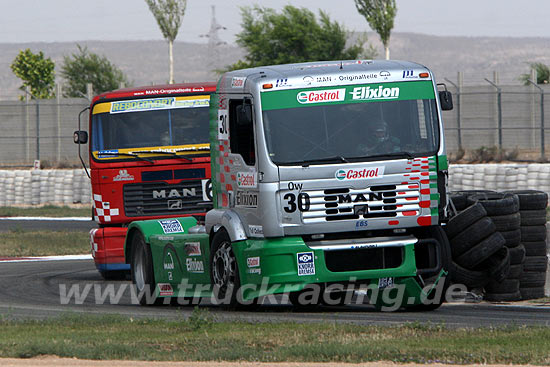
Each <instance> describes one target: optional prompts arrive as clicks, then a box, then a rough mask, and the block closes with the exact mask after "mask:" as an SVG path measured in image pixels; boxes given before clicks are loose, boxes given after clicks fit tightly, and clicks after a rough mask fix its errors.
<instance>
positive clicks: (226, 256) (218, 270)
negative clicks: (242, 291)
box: [212, 241, 237, 294]
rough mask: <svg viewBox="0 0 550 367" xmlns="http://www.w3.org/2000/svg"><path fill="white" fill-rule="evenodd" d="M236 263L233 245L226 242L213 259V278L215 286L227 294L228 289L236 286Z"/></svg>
mask: <svg viewBox="0 0 550 367" xmlns="http://www.w3.org/2000/svg"><path fill="white" fill-rule="evenodd" d="M236 271H237V267H236V262H235V256H234V255H233V249H232V248H231V243H230V242H228V241H225V242H223V243H222V244H221V246H220V247H218V249H217V250H216V252H215V253H214V256H213V258H212V278H213V281H214V285H215V286H218V287H219V289H220V292H221V293H223V294H225V291H226V290H227V288H228V287H232V286H234V285H235V276H236Z"/></svg>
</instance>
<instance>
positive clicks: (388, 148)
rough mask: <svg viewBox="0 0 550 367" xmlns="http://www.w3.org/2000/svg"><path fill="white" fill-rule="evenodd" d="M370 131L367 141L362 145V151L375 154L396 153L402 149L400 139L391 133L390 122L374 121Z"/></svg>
mask: <svg viewBox="0 0 550 367" xmlns="http://www.w3.org/2000/svg"><path fill="white" fill-rule="evenodd" d="M368 131H369V135H368V137H367V139H366V140H367V141H366V143H363V144H361V145H360V150H361V153H363V154H369V155H374V154H384V153H394V152H399V151H400V150H401V147H400V143H401V142H400V140H399V139H398V138H396V137H395V136H391V135H390V133H389V129H388V124H387V123H386V122H385V121H383V120H378V121H375V122H373V123H372V124H371V126H370V128H369V130H368Z"/></svg>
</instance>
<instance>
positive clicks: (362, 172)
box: [334, 166, 385, 181]
mask: <svg viewBox="0 0 550 367" xmlns="http://www.w3.org/2000/svg"><path fill="white" fill-rule="evenodd" d="M384 168H385V167H384V166H379V167H369V168H351V169H339V170H338V171H336V173H335V174H334V177H336V179H338V180H340V181H344V180H370V179H373V178H381V177H384Z"/></svg>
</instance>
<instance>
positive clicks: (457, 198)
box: [449, 192, 468, 212]
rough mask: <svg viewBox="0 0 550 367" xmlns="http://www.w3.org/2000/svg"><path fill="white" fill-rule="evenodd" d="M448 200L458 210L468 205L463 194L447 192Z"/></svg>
mask: <svg viewBox="0 0 550 367" xmlns="http://www.w3.org/2000/svg"><path fill="white" fill-rule="evenodd" d="M449 201H452V203H453V205H454V207H455V209H456V210H457V211H458V212H461V211H463V210H464V209H466V207H467V206H468V198H467V196H466V195H464V194H458V193H454V192H452V193H450V194H449Z"/></svg>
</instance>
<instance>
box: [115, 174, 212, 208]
mask: <svg viewBox="0 0 550 367" xmlns="http://www.w3.org/2000/svg"><path fill="white" fill-rule="evenodd" d="M211 208H212V203H211V202H210V201H204V200H203V193H202V183H201V180H183V181H181V182H179V183H177V184H167V183H165V182H151V183H148V182H146V183H136V184H126V185H124V211H125V214H126V216H128V217H143V216H160V215H170V216H172V215H185V214H196V213H201V212H202V213H204V212H206V211H207V210H209V209H211Z"/></svg>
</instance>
